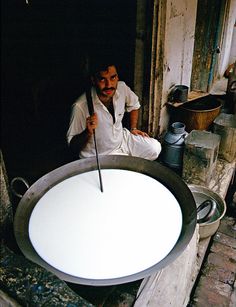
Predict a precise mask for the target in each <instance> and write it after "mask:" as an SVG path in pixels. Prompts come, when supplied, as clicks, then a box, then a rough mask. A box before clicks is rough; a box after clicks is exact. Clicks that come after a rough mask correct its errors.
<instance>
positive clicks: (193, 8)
mask: <svg viewBox="0 0 236 307" xmlns="http://www.w3.org/2000/svg"><path fill="white" fill-rule="evenodd" d="M166 9H167V11H166V25H165V27H166V30H165V43H164V50H165V52H164V62H163V65H164V71H163V90H162V108H161V115H160V133H162V132H163V131H164V130H166V129H167V127H168V122H169V115H168V112H167V109H166V106H165V103H166V102H167V100H168V94H169V92H170V88H171V87H172V86H174V85H175V84H184V85H187V86H189V85H190V80H191V69H192V56H193V47H194V31H195V20H196V12H197V0H189V1H187V0H185V1H182V0H174V1H170V0H168V1H167V7H166Z"/></svg>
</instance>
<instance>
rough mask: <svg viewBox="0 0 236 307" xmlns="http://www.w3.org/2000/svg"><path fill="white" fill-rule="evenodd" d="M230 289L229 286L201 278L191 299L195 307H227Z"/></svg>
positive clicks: (230, 293)
mask: <svg viewBox="0 0 236 307" xmlns="http://www.w3.org/2000/svg"><path fill="white" fill-rule="evenodd" d="M231 295H232V289H231V287H230V286H229V285H227V284H225V283H222V282H219V281H217V280H215V279H212V278H208V277H205V276H202V277H201V278H200V281H199V284H198V287H197V289H196V291H195V294H194V297H193V301H192V303H193V306H196V307H206V306H207V307H216V306H219V307H229V304H230V298H231Z"/></svg>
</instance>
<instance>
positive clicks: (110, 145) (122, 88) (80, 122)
mask: <svg viewBox="0 0 236 307" xmlns="http://www.w3.org/2000/svg"><path fill="white" fill-rule="evenodd" d="M91 81H92V88H91V91H90V90H89V91H90V94H91V98H92V103H93V108H94V113H93V114H89V109H88V102H87V100H89V99H87V98H86V97H88V96H86V94H85V93H84V94H83V95H82V96H81V97H79V98H78V100H77V101H76V102H75V103H74V105H73V108H72V113H71V120H70V126H69V130H68V132H67V141H68V143H69V145H70V148H71V149H72V151H73V152H74V153H76V155H77V156H78V157H80V158H87V157H91V156H95V155H96V149H95V144H94V138H93V137H92V135H93V131H94V129H96V144H97V150H98V153H99V154H100V155H110V154H124V155H130V156H135V157H141V158H144V159H148V160H155V159H157V157H158V155H159V153H160V151H161V145H160V143H159V142H158V141H157V140H156V139H154V138H150V137H149V136H148V134H147V133H145V132H143V131H140V130H139V129H137V123H138V112H139V110H138V109H139V108H140V103H139V99H138V97H137V96H136V94H135V93H134V92H133V91H132V90H131V89H130V88H129V87H128V86H127V85H126V84H125V83H124V82H122V81H119V77H118V73H117V69H116V66H115V64H113V62H103V63H102V62H101V63H99V65H94V67H93V70H92V72H91ZM125 112H128V113H129V116H130V127H131V128H130V131H129V130H128V129H126V128H124V127H123V125H122V119H123V116H124V113H125ZM90 113H91V112H90Z"/></svg>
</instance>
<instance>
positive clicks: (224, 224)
mask: <svg viewBox="0 0 236 307" xmlns="http://www.w3.org/2000/svg"><path fill="white" fill-rule="evenodd" d="M234 223H235V219H234V218H233V217H229V216H224V218H223V219H222V220H221V221H220V226H219V228H218V231H219V232H221V233H223V234H225V235H228V236H230V237H233V238H234V239H236V232H235V231H233V229H232V226H233V225H234Z"/></svg>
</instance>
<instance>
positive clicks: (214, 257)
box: [207, 253, 236, 273]
mask: <svg viewBox="0 0 236 307" xmlns="http://www.w3.org/2000/svg"><path fill="white" fill-rule="evenodd" d="M209 264H212V265H214V266H217V267H219V268H224V270H226V271H230V272H234V273H235V272H236V262H235V261H234V260H232V259H229V258H228V257H226V256H222V255H218V254H215V253H210V254H209V255H208V258H207V265H209Z"/></svg>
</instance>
